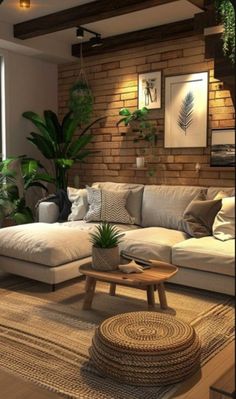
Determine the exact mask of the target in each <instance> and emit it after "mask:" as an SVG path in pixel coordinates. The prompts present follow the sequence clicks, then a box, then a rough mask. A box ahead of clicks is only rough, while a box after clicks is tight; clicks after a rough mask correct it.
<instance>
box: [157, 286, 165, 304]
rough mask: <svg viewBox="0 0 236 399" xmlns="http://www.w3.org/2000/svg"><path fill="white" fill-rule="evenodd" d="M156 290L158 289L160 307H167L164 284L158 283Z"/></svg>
mask: <svg viewBox="0 0 236 399" xmlns="http://www.w3.org/2000/svg"><path fill="white" fill-rule="evenodd" d="M157 291H158V296H159V301H160V305H161V308H162V309H167V308H168V305H167V299H166V292H165V286H164V284H163V283H160V284H158V285H157Z"/></svg>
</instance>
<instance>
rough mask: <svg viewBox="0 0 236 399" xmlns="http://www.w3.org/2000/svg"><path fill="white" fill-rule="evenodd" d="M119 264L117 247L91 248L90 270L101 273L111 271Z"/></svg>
mask: <svg viewBox="0 0 236 399" xmlns="http://www.w3.org/2000/svg"><path fill="white" fill-rule="evenodd" d="M119 264H120V253H119V247H118V246H117V247H113V248H98V247H93V248H92V268H93V269H95V270H101V271H112V270H116V269H117V268H118V265H119Z"/></svg>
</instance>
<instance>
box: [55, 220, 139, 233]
mask: <svg viewBox="0 0 236 399" xmlns="http://www.w3.org/2000/svg"><path fill="white" fill-rule="evenodd" d="M111 224H112V225H115V226H116V227H117V228H118V230H119V231H120V232H123V231H129V230H137V229H141V227H139V226H136V225H134V224H119V223H111ZM62 225H63V226H66V227H70V228H74V227H77V228H78V229H80V230H81V231H89V232H92V231H93V230H94V228H95V227H96V226H97V225H98V222H97V223H96V222H95V223H92V222H90V223H87V222H85V221H84V220H75V221H73V222H64V223H62Z"/></svg>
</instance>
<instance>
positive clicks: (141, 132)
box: [117, 107, 157, 144]
mask: <svg viewBox="0 0 236 399" xmlns="http://www.w3.org/2000/svg"><path fill="white" fill-rule="evenodd" d="M148 114H149V109H148V108H146V107H143V108H141V109H137V110H135V111H134V112H131V111H130V110H129V109H128V108H122V109H121V110H120V112H119V115H121V116H123V118H121V119H120V120H119V121H118V122H117V126H119V125H120V124H121V123H124V125H125V126H130V127H131V128H132V131H133V132H134V133H136V134H137V135H136V137H135V138H134V142H138V141H140V140H145V141H147V142H149V143H151V144H154V143H155V142H156V133H157V128H156V125H155V124H154V123H152V122H150V121H148V120H147V117H148Z"/></svg>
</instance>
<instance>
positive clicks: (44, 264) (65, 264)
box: [0, 182, 235, 295]
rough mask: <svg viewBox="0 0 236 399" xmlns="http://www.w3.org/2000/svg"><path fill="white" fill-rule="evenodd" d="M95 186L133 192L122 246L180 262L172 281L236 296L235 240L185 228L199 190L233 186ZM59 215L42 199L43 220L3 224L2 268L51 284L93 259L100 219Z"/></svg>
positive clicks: (209, 192) (70, 276) (227, 190)
mask: <svg viewBox="0 0 236 399" xmlns="http://www.w3.org/2000/svg"><path fill="white" fill-rule="evenodd" d="M93 187H95V188H96V187H99V188H102V189H104V188H105V189H106V190H113V191H122V190H129V192H130V195H129V198H128V200H129V204H128V205H129V209H130V212H131V214H132V213H133V215H132V216H134V220H135V224H117V227H118V228H119V229H120V230H122V231H123V232H124V233H125V235H124V238H123V241H122V243H121V244H120V249H121V250H125V251H128V252H134V253H135V254H136V255H138V256H142V257H147V258H149V259H159V260H162V261H165V262H169V263H172V264H174V265H176V266H178V268H179V271H178V273H177V274H176V275H175V276H174V277H172V279H171V282H172V283H176V284H180V285H185V286H190V287H196V288H201V289H206V290H210V291H215V292H220V293H225V294H229V295H234V291H235V284H234V276H235V265H234V259H235V252H234V245H235V240H234V239H229V240H227V241H220V240H218V239H216V238H215V237H213V236H205V237H202V238H191V237H190V236H189V235H188V234H187V233H186V232H184V231H182V230H181V220H182V217H183V214H184V211H185V209H186V208H187V206H188V204H189V203H190V202H191V201H192V200H193V199H194V198H195V197H196V196H197V195H198V194H199V193H200V191H202V190H203V191H205V193H206V196H207V198H208V199H213V198H214V197H215V195H216V194H217V193H218V192H219V191H220V190H223V191H224V192H225V193H226V194H227V196H229V197H231V196H233V195H234V189H233V188H222V187H221V188H217V187H210V188H206V187H198V186H193V187H185V186H164V185H161V186H158V185H146V186H144V185H139V184H124V183H120V184H119V183H109V182H106V183H95V184H94V185H93ZM128 205H127V206H128ZM57 217H58V208H57V206H56V205H55V204H54V203H51V202H41V203H40V206H39V223H34V224H30V225H25V226H14V227H7V228H4V229H0V269H1V270H4V271H6V272H8V273H13V274H17V275H21V276H24V277H28V278H31V279H35V280H38V281H42V282H45V283H48V284H52V285H55V284H58V283H61V282H63V281H66V280H70V279H73V278H75V277H78V276H79V275H80V272H79V267H80V266H81V265H83V264H84V263H87V262H88V261H90V260H91V243H90V240H89V233H90V232H91V231H92V230H93V229H94V226H96V224H97V223H96V222H94V223H91V222H90V223H88V222H86V221H84V220H72V221H68V222H65V223H57V222H55V221H56V220H57Z"/></svg>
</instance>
